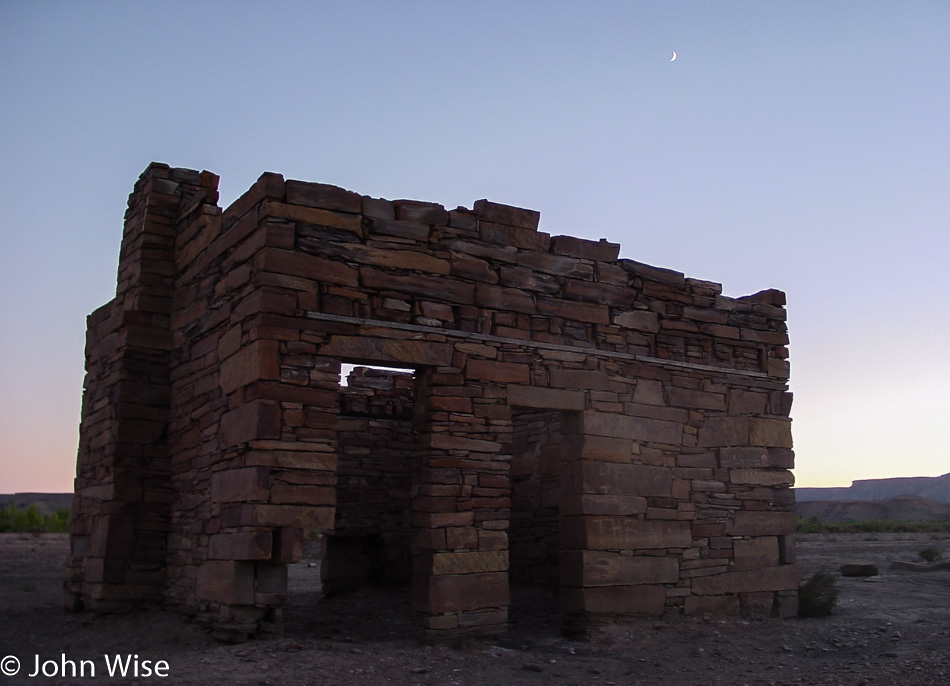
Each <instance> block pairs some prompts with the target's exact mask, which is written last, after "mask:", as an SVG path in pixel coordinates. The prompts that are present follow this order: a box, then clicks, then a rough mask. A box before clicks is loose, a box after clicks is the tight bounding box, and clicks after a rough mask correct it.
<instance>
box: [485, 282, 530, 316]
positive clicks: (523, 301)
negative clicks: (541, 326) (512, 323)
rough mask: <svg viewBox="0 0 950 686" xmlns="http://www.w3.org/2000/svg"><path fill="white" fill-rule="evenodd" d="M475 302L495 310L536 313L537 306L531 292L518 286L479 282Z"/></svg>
mask: <svg viewBox="0 0 950 686" xmlns="http://www.w3.org/2000/svg"><path fill="white" fill-rule="evenodd" d="M475 304H476V305H479V306H480V307H487V308H490V309H493V310H503V311H512V312H523V313H525V314H534V313H535V312H536V311H537V307H536V305H535V302H534V298H533V297H532V296H531V294H530V293H525V292H524V291H521V290H518V289H517V288H505V287H503V286H493V285H490V284H478V285H477V286H476V287H475Z"/></svg>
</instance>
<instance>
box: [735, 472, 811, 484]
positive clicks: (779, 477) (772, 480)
mask: <svg viewBox="0 0 950 686" xmlns="http://www.w3.org/2000/svg"><path fill="white" fill-rule="evenodd" d="M729 481H731V482H732V483H734V484H742V485H750V486H793V485H795V475H794V474H792V473H791V472H790V471H788V470H787V469H731V470H729Z"/></svg>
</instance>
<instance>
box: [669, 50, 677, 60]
mask: <svg viewBox="0 0 950 686" xmlns="http://www.w3.org/2000/svg"><path fill="white" fill-rule="evenodd" d="M675 61H676V51H675V50H674V51H673V56H672V57H671V58H670V62H675Z"/></svg>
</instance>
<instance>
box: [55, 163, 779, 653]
mask: <svg viewBox="0 0 950 686" xmlns="http://www.w3.org/2000/svg"><path fill="white" fill-rule="evenodd" d="M216 182H217V178H216V177H214V175H212V174H209V173H207V172H203V173H201V174H199V173H198V172H193V171H190V170H180V169H170V168H168V167H166V166H164V165H152V166H151V167H149V169H148V170H147V171H146V173H145V174H144V175H143V177H142V179H141V180H140V181H139V183H138V184H137V185H136V188H135V190H134V191H133V194H132V196H131V197H130V205H129V207H130V211H129V214H127V222H126V238H125V239H124V242H123V249H122V256H121V263H120V269H119V274H120V279H119V291H118V292H117V297H116V299H115V300H114V301H113V302H112V303H110V304H109V305H107V306H105V307H104V308H102V309H100V310H98V311H97V312H96V313H94V314H93V315H92V316H91V317H90V320H89V343H88V345H87V380H86V395H85V399H84V415H83V426H82V430H81V442H80V455H79V461H78V466H77V482H76V508H75V512H76V517H75V519H74V522H73V529H72V532H73V546H74V547H73V555H72V557H71V559H70V571H69V575H68V589H69V591H70V597H71V598H72V599H73V600H74V601H75V602H76V603H77V604H79V603H85V604H87V605H92V606H98V607H100V608H103V609H105V608H111V609H119V608H120V606H121V607H125V606H127V605H134V604H135V603H140V602H163V603H165V604H167V605H173V606H176V607H179V608H180V609H182V610H183V611H186V612H189V613H194V614H197V615H198V616H199V618H201V619H202V620H204V621H207V622H209V623H212V624H213V625H214V626H215V627H216V629H217V631H218V632H219V635H220V636H222V637H224V638H228V637H236V636H242V635H247V634H250V633H254V632H259V631H264V630H269V629H271V628H275V627H276V626H277V625H278V624H279V621H280V608H281V606H282V604H283V602H284V598H285V593H286V565H287V564H288V563H290V562H293V561H295V560H297V559H299V555H300V548H301V541H302V540H303V537H304V535H305V532H311V531H323V532H332V531H336V530H337V529H338V530H339V531H341V532H343V531H347V530H349V531H350V532H351V533H355V532H356V531H358V530H360V529H361V528H362V530H363V531H364V532H366V533H372V534H373V535H376V534H378V535H379V536H381V537H382V538H383V539H385V538H386V537H389V538H390V539H391V540H395V539H396V538H398V537H399V536H398V535H397V534H396V531H397V530H398V527H397V526H395V524H394V522H396V521H397V520H399V516H400V515H399V513H403V515H402V516H403V517H404V520H402V521H407V522H408V533H405V530H404V531H403V534H399V535H404V536H405V537H406V538H408V541H409V543H408V546H409V547H408V555H410V556H411V576H412V599H413V607H414V615H415V619H416V621H417V622H418V624H419V625H420V627H421V629H422V632H423V635H424V636H425V637H428V638H433V639H439V638H446V637H458V636H463V635H468V634H480V635H483V634H494V633H499V632H501V631H504V628H505V626H506V622H507V608H508V604H509V590H508V588H509V575H510V574H511V575H513V576H514V577H516V578H517V577H518V576H519V575H522V574H523V575H525V576H527V577H529V578H531V577H535V578H537V575H540V576H541V577H543V578H545V579H549V580H550V579H553V578H554V577H555V574H554V570H553V566H552V564H551V563H550V558H551V547H552V544H551V539H552V538H553V535H554V534H553V532H554V531H555V530H556V532H557V539H558V550H557V553H558V564H557V574H556V578H557V581H558V583H559V585H560V597H561V601H562V606H563V610H564V612H565V616H566V617H568V618H569V621H570V623H571V624H572V625H577V624H578V623H584V622H587V621H596V620H597V619H598V618H603V617H609V616H613V615H632V614H646V615H653V616H658V615H662V614H681V613H685V614H696V613H710V612H745V613H748V614H755V613H766V614H779V615H789V614H793V613H794V605H795V598H796V589H797V572H796V567H795V565H794V546H793V540H792V534H793V531H794V516H793V514H792V505H793V503H792V492H791V490H790V488H789V487H790V486H791V484H792V475H791V472H790V471H789V470H790V469H791V467H792V464H793V454H792V451H791V448H792V443H791V430H790V427H791V424H790V420H789V413H790V407H791V395H790V394H789V393H788V387H787V380H788V370H789V368H788V360H787V358H788V351H787V347H786V345H787V343H788V337H787V332H786V327H785V309H784V305H785V296H784V294H783V293H781V292H780V291H774V290H767V291H762V292H760V293H757V294H755V295H753V296H748V297H744V298H729V297H726V296H724V295H722V292H721V287H720V286H719V285H718V284H715V283H712V282H708V281H700V280H696V279H690V278H686V277H685V276H684V275H683V274H681V273H679V272H675V271H672V270H668V269H661V268H657V267H652V266H649V265H645V264H642V263H639V262H636V261H633V260H629V259H619V257H618V256H619V250H620V246H619V245H617V244H615V243H610V242H608V241H606V240H601V241H588V240H583V239H579V238H574V237H570V236H554V237H552V236H550V235H548V234H546V233H543V232H540V231H538V222H539V214H538V213H537V212H534V211H530V210H524V209H519V208H514V207H509V206H506V205H499V204H496V203H491V202H488V201H485V200H480V201H477V202H476V203H475V204H474V207H473V208H472V209H471V210H469V209H465V208H459V209H457V210H446V209H445V208H444V207H442V206H440V205H436V204H433V203H423V202H417V201H404V200H397V201H387V200H381V199H376V198H370V197H366V196H360V195H358V194H356V193H353V192H350V191H346V190H344V189H340V188H336V187H333V186H327V185H323V184H315V183H305V182H299V181H289V180H288V181H285V180H284V179H283V178H282V177H280V176H279V175H276V174H265V175H263V176H262V177H261V178H260V180H258V182H257V183H256V184H254V186H252V187H251V189H249V190H248V192H247V193H245V194H244V195H243V196H242V197H241V198H239V199H238V200H237V201H235V202H234V203H233V204H232V205H231V206H230V207H228V208H227V209H226V210H224V211H223V212H222V211H221V210H220V209H219V208H218V207H217V206H216V204H215V202H216V191H215V190H214V189H215V187H216ZM342 363H363V364H380V365H389V366H396V367H404V368H411V369H413V370H414V371H415V382H414V384H415V385H414V388H413V393H412V401H411V403H410V404H408V405H402V407H403V409H404V410H405V413H402V410H400V412H399V413H395V414H393V415H392V417H391V418H386V419H385V420H384V419H383V418H381V417H379V416H378V414H377V415H376V416H374V412H378V411H381V412H384V413H385V412H386V411H388V410H386V408H395V407H396V405H395V404H394V403H396V402H397V397H398V394H395V395H391V396H388V397H386V396H385V393H386V389H381V388H375V389H373V390H374V393H373V394H371V395H366V396H364V398H363V399H364V400H366V401H367V405H366V408H367V409H366V410H365V411H361V410H357V409H356V408H357V405H358V404H359V402H361V401H360V393H359V391H358V390H357V389H359V388H360V383H359V382H358V383H357V384H356V385H355V386H354V387H353V389H352V390H349V391H343V392H341V389H340V387H339V374H340V369H341V364H342ZM362 381H365V382H369V377H366V378H364V379H362ZM363 388H364V390H365V389H367V388H368V387H367V386H365V385H364V386H363ZM381 392H382V395H380V393H381ZM129 398H131V400H129ZM373 398H375V399H376V401H375V402H376V405H373V402H374V401H373V400H372V399H373ZM393 411H394V412H395V410H394V409H393ZM361 412H362V414H361ZM396 414H398V415H399V417H398V418H397V416H396ZM373 422H376V423H373ZM410 431H411V437H410ZM387 436H388V437H389V438H388V439H387V438H386V437H387ZM393 436H397V437H398V440H392V438H393ZM387 440H389V444H388V445H387V446H386V450H383V449H382V448H383V442H384V441H387ZM525 446H526V447H525ZM532 446H533V447H532ZM530 450H537V451H539V452H538V457H537V460H535V461H534V462H532V460H534V458H533V457H532V456H531V455H530V454H529V452H530ZM387 451H389V453H388V454H387ZM396 453H398V456H397V455H396ZM373 461H375V464H370V463H371V462H373ZM555 461H556V462H557V463H558V464H559V471H558V472H557V475H555V471H556V470H555V469H554V467H553V465H552V463H553V462H555ZM535 463H536V465H537V466H536V467H535ZM397 464H398V465H410V472H409V474H408V476H407V475H406V474H405V472H398V473H397V472H396V471H393V470H394V469H395V466H394V465H397ZM390 467H393V469H392V470H391V469H390ZM532 469H538V470H540V474H539V473H538V472H532ZM361 470H365V471H366V473H365V474H362V476H361ZM370 474H371V475H372V478H371V479H366V480H365V481H364V485H365V488H364V487H362V486H361V487H360V488H357V489H353V488H351V487H352V486H353V484H354V483H355V484H360V478H364V477H366V476H368V475H370ZM354 479H355V481H354ZM390 479H392V480H395V481H396V482H398V485H397V486H396V487H395V488H394V491H393V492H394V496H393V497H392V498H390V499H389V500H388V502H387V504H386V505H385V506H384V507H380V503H375V504H373V503H371V502H370V501H369V500H368V494H369V493H371V492H373V491H374V489H376V487H377V486H378V485H379V483H380V480H382V481H384V482H385V481H387V480H390ZM373 482H375V483H373ZM555 485H556V488H555ZM407 488H408V496H407V497H404V494H405V493H406V492H407V490H406V489H407ZM555 494H556V495H555ZM555 498H556V503H552V502H551V501H552V499H555ZM535 503H537V505H536V504H535ZM374 508H375V509H374ZM387 508H391V510H389V511H388V512H387ZM361 512H362V513H361ZM368 513H375V514H368ZM555 513H556V515H555ZM360 517H368V518H370V519H376V520H379V521H387V522H388V523H387V524H386V525H385V526H381V527H380V526H379V524H378V522H377V524H376V526H377V527H378V528H379V531H370V530H369V529H367V527H366V522H365V520H363V521H361V520H360ZM555 517H556V526H555ZM387 532H388V533H387ZM532 537H533V538H532ZM532 549H533V550H534V551H535V552H532V553H526V552H525V551H528V550H532ZM542 550H543V551H544V553H543V560H546V561H547V562H542V554H541V552H540V551H542ZM399 551H405V544H404V543H400V544H399V545H398V546H397V545H395V544H393V545H390V546H388V548H387V552H386V553H385V554H386V555H394V556H399V555H405V553H404V552H399ZM509 552H511V553H512V554H514V555H515V559H512V558H511V556H510V555H509ZM387 559H388V558H387ZM402 564H407V565H408V562H407V558H405V557H400V558H399V565H402ZM532 569H533V570H534V571H531V570H532ZM115 570H123V571H122V573H121V574H120V573H118V572H117V571H115ZM140 574H141V575H144V576H137V575H140ZM149 574H151V576H149ZM137 582H141V583H137ZM106 591H108V593H106ZM110 593H111V595H110Z"/></svg>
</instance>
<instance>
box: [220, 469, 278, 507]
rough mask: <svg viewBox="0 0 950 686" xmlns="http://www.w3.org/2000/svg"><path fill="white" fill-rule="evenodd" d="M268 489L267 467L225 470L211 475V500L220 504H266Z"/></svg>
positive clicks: (268, 474)
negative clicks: (256, 502) (257, 502)
mask: <svg viewBox="0 0 950 686" xmlns="http://www.w3.org/2000/svg"><path fill="white" fill-rule="evenodd" d="M270 487H271V480H270V469H268V468H267V467H244V468H241V469H226V470H223V471H220V472H215V473H214V474H212V475H211V499H212V500H213V501H216V502H220V503H229V502H253V501H259V502H266V501H267V499H268V497H269V496H270Z"/></svg>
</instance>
